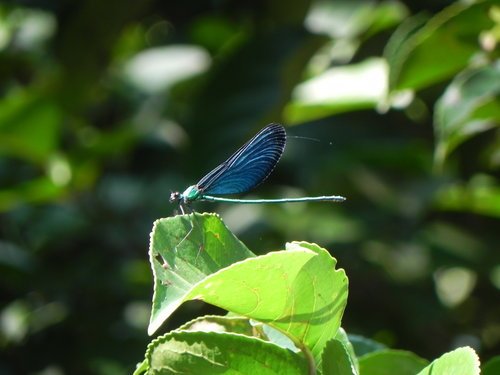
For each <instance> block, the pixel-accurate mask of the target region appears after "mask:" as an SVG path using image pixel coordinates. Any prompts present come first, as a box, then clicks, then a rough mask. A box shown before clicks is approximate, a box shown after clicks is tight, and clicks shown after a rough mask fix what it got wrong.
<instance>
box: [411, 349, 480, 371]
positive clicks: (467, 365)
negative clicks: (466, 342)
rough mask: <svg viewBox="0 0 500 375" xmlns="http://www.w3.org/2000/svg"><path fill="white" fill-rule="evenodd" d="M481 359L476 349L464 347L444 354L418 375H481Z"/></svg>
mask: <svg viewBox="0 0 500 375" xmlns="http://www.w3.org/2000/svg"><path fill="white" fill-rule="evenodd" d="M479 373H480V369H479V358H478V356H477V354H476V352H475V351H474V349H472V348H469V347H463V348H458V349H455V350H453V351H451V352H448V353H446V354H443V355H442V356H441V357H439V358H438V359H436V360H434V361H433V362H432V363H431V364H430V365H428V366H427V367H426V368H425V369H423V370H422V371H420V372H419V373H418V375H441V374H443V375H444V374H453V375H476V374H477V375H479Z"/></svg>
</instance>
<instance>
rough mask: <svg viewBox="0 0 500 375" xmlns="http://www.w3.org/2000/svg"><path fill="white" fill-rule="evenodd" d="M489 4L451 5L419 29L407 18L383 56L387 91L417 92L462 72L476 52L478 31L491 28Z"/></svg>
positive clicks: (483, 1) (486, 0) (483, 0)
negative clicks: (387, 77) (385, 61)
mask: <svg viewBox="0 0 500 375" xmlns="http://www.w3.org/2000/svg"><path fill="white" fill-rule="evenodd" d="M492 4H493V1H489V0H478V1H469V2H465V1H463V2H455V3H453V4H452V5H450V6H449V7H448V8H445V9H444V10H443V11H441V12H440V13H438V14H436V15H435V16H434V17H432V18H431V19H430V20H429V21H428V22H427V23H426V24H425V25H424V26H422V27H421V28H418V27H419V26H420V25H421V18H418V19H417V20H416V21H415V20H414V19H410V20H409V21H408V22H409V23H410V24H411V25H410V26H408V25H405V24H403V25H402V26H401V27H402V28H404V30H405V32H403V33H401V32H399V33H398V32H396V33H395V34H394V37H393V40H391V41H390V42H389V44H388V47H387V50H386V53H385V56H386V58H387V60H388V63H389V68H390V69H389V89H390V90H391V91H392V90H403V89H415V90H418V89H421V88H424V87H427V86H429V85H432V84H434V83H436V82H440V81H442V80H444V79H447V78H449V77H451V76H452V75H453V74H455V73H456V72H458V71H460V70H461V69H463V68H464V67H465V66H466V65H467V64H468V62H469V59H470V58H471V57H472V55H473V54H475V53H477V52H478V51H479V50H480V46H479V40H478V38H479V34H480V33H481V31H483V30H486V29H489V28H491V27H492V25H493V22H492V20H491V19H490V18H489V17H488V9H489V7H491V6H492ZM416 29H417V30H416ZM396 46H399V48H397V47H396Z"/></svg>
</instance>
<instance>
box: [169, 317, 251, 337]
mask: <svg viewBox="0 0 500 375" xmlns="http://www.w3.org/2000/svg"><path fill="white" fill-rule="evenodd" d="M177 330H178V331H194V332H219V333H222V332H231V333H239V334H241V335H246V336H254V334H253V333H254V330H253V326H252V324H251V323H250V320H249V319H248V318H245V317H240V316H217V315H205V316H201V317H199V318H196V319H193V320H191V321H189V322H187V323H185V324H183V325H182V326H180V327H179V328H178V329H177Z"/></svg>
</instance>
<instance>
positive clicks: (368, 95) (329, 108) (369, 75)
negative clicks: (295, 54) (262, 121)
mask: <svg viewBox="0 0 500 375" xmlns="http://www.w3.org/2000/svg"><path fill="white" fill-rule="evenodd" d="M386 83H387V68H386V65H385V61H384V60H383V59H378V58H372V59H369V60H366V61H364V62H362V63H359V64H352V65H348V66H344V67H336V68H330V69H328V70H327V71H325V72H324V73H322V74H320V75H319V76H316V77H314V78H312V79H310V80H308V81H305V82H304V83H301V84H300V85H298V86H297V87H296V88H295V90H294V92H293V94H292V100H291V101H290V102H289V104H288V105H287V106H286V108H285V119H286V122H287V123H289V124H294V123H301V122H305V121H311V120H316V119H320V118H323V117H327V116H331V115H333V114H335V113H339V112H347V111H354V110H359V109H364V108H375V107H376V106H377V104H378V103H379V102H380V101H381V100H383V99H384V98H385V96H386V94H387V85H386Z"/></svg>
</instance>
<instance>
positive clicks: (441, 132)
mask: <svg viewBox="0 0 500 375" xmlns="http://www.w3.org/2000/svg"><path fill="white" fill-rule="evenodd" d="M499 94H500V62H498V61H497V62H496V63H493V64H491V65H486V66H481V67H478V68H473V69H467V70H465V71H463V72H462V73H460V74H459V75H457V76H456V77H455V79H454V80H453V81H452V82H451V84H450V85H449V86H448V88H447V89H446V91H445V92H444V94H443V96H442V97H441V98H440V99H439V100H438V102H437V103H436V107H435V112H434V113H435V115H434V130H435V133H436V137H437V144H436V151H435V161H436V163H437V166H438V167H441V166H442V164H443V163H444V160H445V158H446V156H447V155H448V154H449V153H450V152H451V151H452V150H453V149H454V148H455V147H457V145H459V144H460V143H462V142H464V141H465V140H467V139H469V138H470V137H472V135H474V134H476V133H479V132H482V131H485V130H488V129H490V128H491V127H493V126H499V125H500V99H499Z"/></svg>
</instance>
